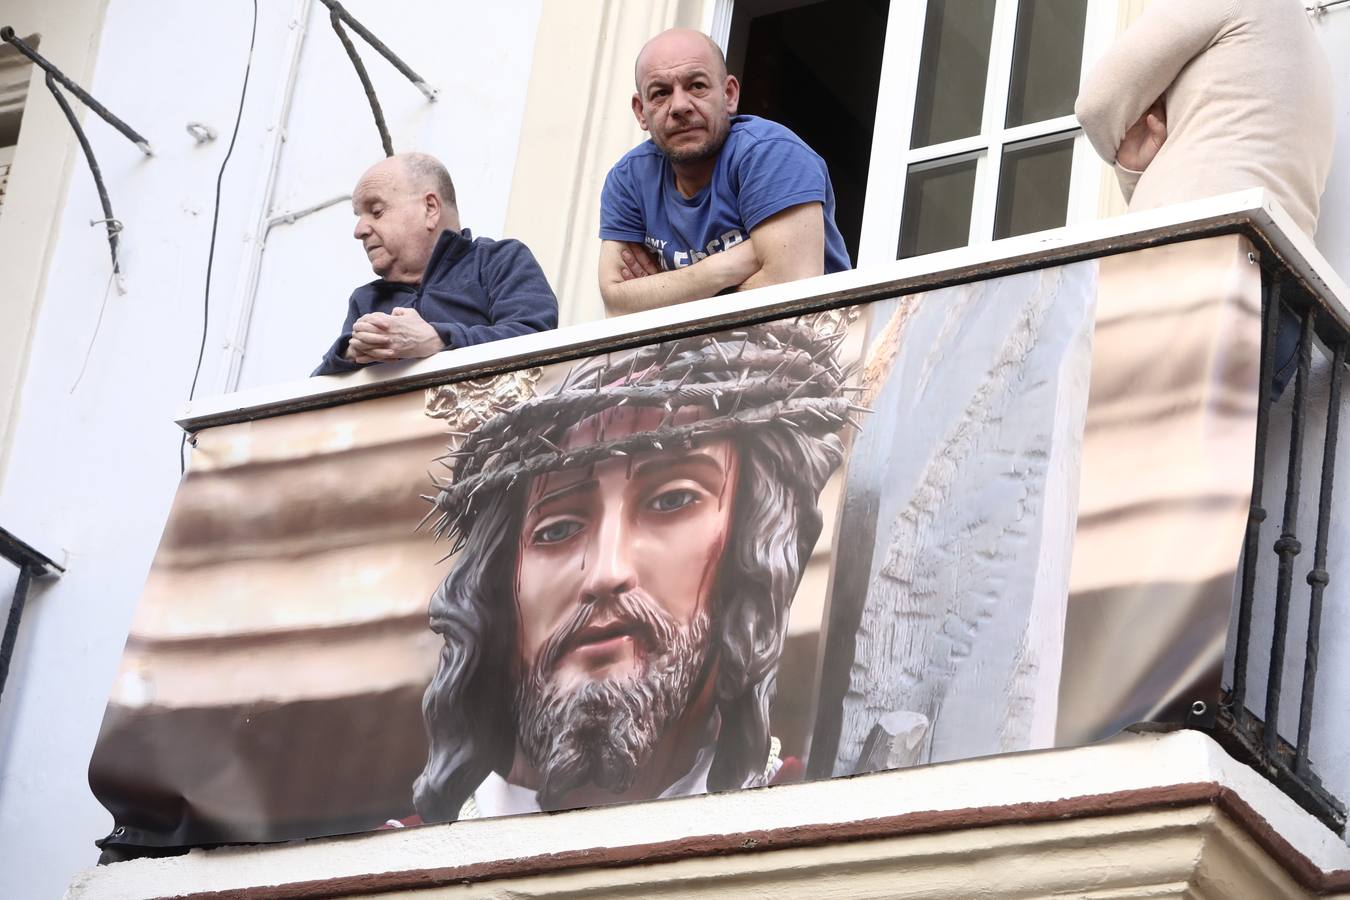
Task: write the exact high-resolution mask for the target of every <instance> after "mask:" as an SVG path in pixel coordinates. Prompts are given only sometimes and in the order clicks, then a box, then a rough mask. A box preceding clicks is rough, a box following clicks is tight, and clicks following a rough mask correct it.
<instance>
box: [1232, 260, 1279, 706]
mask: <svg viewBox="0 0 1350 900" xmlns="http://www.w3.org/2000/svg"><path fill="white" fill-rule="evenodd" d="M1267 279H1268V280H1267ZM1280 288H1281V280H1280V273H1279V272H1278V271H1277V272H1273V273H1268V272H1265V271H1263V272H1262V277H1261V369H1260V384H1259V385H1258V388H1257V404H1256V448H1255V449H1256V453H1255V459H1254V460H1253V463H1252V500H1251V511H1250V512H1249V513H1248V515H1247V533H1246V535H1245V536H1244V538H1243V544H1242V591H1241V593H1240V594H1239V599H1238V622H1237V639H1236V641H1235V644H1236V646H1235V648H1234V651H1233V691H1232V694H1231V697H1232V713H1233V717H1234V718H1235V719H1237V720H1238V721H1239V722H1245V721H1246V719H1247V708H1246V707H1245V706H1244V705H1243V703H1244V701H1245V700H1246V696H1247V650H1248V647H1249V646H1250V644H1251V634H1252V604H1253V598H1254V596H1255V594H1256V564H1257V560H1258V558H1259V557H1260V555H1261V552H1260V550H1261V547H1260V537H1261V523H1262V522H1264V521H1265V519H1266V510H1265V508H1264V507H1262V505H1261V495H1262V490H1263V486H1264V483H1265V478H1266V435H1267V434H1268V433H1269V431H1270V407H1271V406H1272V405H1273V400H1272V399H1271V394H1272V393H1273V391H1274V387H1273V383H1274V379H1275V324H1276V323H1277V322H1278V321H1279V319H1280V294H1281V291H1280Z"/></svg>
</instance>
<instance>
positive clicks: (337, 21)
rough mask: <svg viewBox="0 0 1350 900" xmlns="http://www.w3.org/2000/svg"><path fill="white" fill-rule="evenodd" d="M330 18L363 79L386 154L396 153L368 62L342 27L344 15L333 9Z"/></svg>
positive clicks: (359, 75) (354, 66) (362, 87)
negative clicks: (364, 61) (362, 58)
mask: <svg viewBox="0 0 1350 900" xmlns="http://www.w3.org/2000/svg"><path fill="white" fill-rule="evenodd" d="M328 18H329V20H330V21H332V23H333V30H334V31H336V32H337V36H338V40H339V41H342V49H343V50H346V51H347V57H348V58H349V59H351V61H352V67H353V68H355V69H356V77H357V78H359V79H361V89H362V90H363V91H365V92H366V100H367V101H368V102H369V103H370V112H371V114H372V115H374V116H375V128H376V130H378V131H379V132H380V143H381V144H382V145H383V146H384V155H385V156H393V155H394V141H393V139H392V138H390V137H389V126H388V125H386V124H385V123H384V110H382V109H380V100H379V98H378V97H376V96H375V85H373V84H371V83H370V73H369V72H367V71H366V64H365V63H363V62H361V55H360V54H359V53H357V52H356V46H355V45H354V44H352V39H351V38H349V37H347V32H346V31H344V30H343V28H342V16H340V15H338V11H337V10H336V9H335V10H332V11H331V12H330V13H329V15H328Z"/></svg>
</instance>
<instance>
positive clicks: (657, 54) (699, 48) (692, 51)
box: [633, 28, 727, 94]
mask: <svg viewBox="0 0 1350 900" xmlns="http://www.w3.org/2000/svg"><path fill="white" fill-rule="evenodd" d="M700 57H701V58H702V59H703V61H704V62H705V63H706V64H707V65H708V67H709V69H710V70H711V72H712V74H713V75H714V76H715V77H716V78H717V79H719V80H721V79H723V78H726V77H727V58H726V56H724V55H723V54H722V48H721V47H719V46H717V42H716V41H714V40H713V39H712V38H710V37H708V36H707V35H706V34H704V33H703V32H701V31H698V30H696V29H693V28H671V29H668V30H666V31H663V32H661V33H660V34H658V35H657V36H656V37H654V38H652V39H651V40H650V41H648V42H647V43H645V44H643V45H642V49H641V50H639V51H638V55H637V61H636V62H634V63H633V82H634V84H635V85H636V86H637V91H638V93H639V94H640V93H642V76H643V66H644V65H646V67H647V68H648V69H649V70H650V69H652V68H657V67H660V68H665V67H666V66H668V65H669V64H670V63H671V62H672V61H679V60H689V59H694V58H700Z"/></svg>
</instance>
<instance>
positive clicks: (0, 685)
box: [0, 528, 65, 698]
mask: <svg viewBox="0 0 1350 900" xmlns="http://www.w3.org/2000/svg"><path fill="white" fill-rule="evenodd" d="M0 556H3V557H4V558H5V559H7V560H9V561H10V562H11V563H13V564H14V565H15V566H17V567H18V569H19V580H18V581H17V582H16V583H15V585H14V598H13V599H12V600H11V601H10V604H9V616H8V618H7V619H6V621H5V636H4V638H3V639H0V698H2V697H3V696H4V693H5V681H6V680H7V679H8V678H9V663H10V660H11V659H13V658H14V645H15V644H16V643H18V640H19V622H20V621H22V619H23V608H24V606H25V604H26V603H27V601H28V588H29V586H30V585H31V584H32V583H33V579H34V578H39V577H41V576H43V575H59V574H61V573H62V572H64V571H65V568H64V567H62V566H61V565H59V564H57V563H55V562H52V561H51V560H50V559H48V558H47V557H46V556H45V555H43V554H42V553H41V552H39V551H38V550H35V549H33V548H32V547H30V546H29V545H28V544H25V543H24V542H23V541H21V540H19V539H18V538H16V537H15V536H14V535H12V534H10V533H9V532H8V531H6V530H5V529H3V528H0Z"/></svg>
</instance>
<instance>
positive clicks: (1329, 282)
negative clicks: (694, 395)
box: [177, 189, 1350, 431]
mask: <svg viewBox="0 0 1350 900" xmlns="http://www.w3.org/2000/svg"><path fill="white" fill-rule="evenodd" d="M1234 232H1241V233H1245V234H1247V235H1248V236H1250V237H1252V238H1253V239H1254V240H1255V242H1256V243H1257V245H1258V246H1261V245H1265V247H1266V248H1268V249H1269V250H1271V251H1272V252H1273V253H1274V254H1275V255H1277V256H1278V257H1279V258H1280V259H1281V260H1282V261H1283V262H1284V264H1285V266H1286V267H1287V268H1288V269H1289V270H1290V271H1291V272H1292V273H1293V274H1294V275H1295V276H1296V277H1297V278H1299V279H1300V280H1301V281H1303V282H1304V283H1305V284H1306V285H1307V286H1308V287H1309V289H1310V290H1311V291H1312V292H1313V293H1314V295H1316V296H1317V297H1319V298H1320V299H1321V300H1322V302H1323V303H1324V304H1326V306H1327V308H1328V309H1329V310H1330V311H1331V312H1332V313H1333V314H1335V315H1337V316H1338V317H1339V318H1340V319H1341V320H1342V321H1343V322H1346V323H1347V324H1350V288H1347V286H1346V284H1345V282H1344V281H1342V280H1341V278H1340V277H1339V276H1338V275H1337V274H1336V273H1335V271H1334V270H1333V269H1332V268H1331V265H1330V264H1329V263H1328V262H1327V261H1326V259H1325V258H1324V257H1323V256H1322V255H1321V253H1319V252H1318V250H1317V248H1316V247H1315V246H1314V245H1313V242H1312V240H1311V239H1310V238H1308V237H1307V236H1306V235H1305V234H1303V233H1302V232H1301V231H1300V230H1299V229H1298V227H1297V226H1295V225H1294V224H1293V222H1292V221H1291V220H1290V219H1289V216H1288V215H1287V214H1286V213H1285V212H1284V210H1283V209H1281V208H1280V206H1279V205H1278V204H1277V203H1276V202H1275V201H1274V200H1272V199H1271V198H1270V197H1269V195H1267V194H1266V192H1265V191H1263V190H1260V189H1253V190H1247V191H1239V192H1237V193H1233V194H1225V195H1223V196H1219V197H1211V198H1207V199H1204V200H1196V201H1192V202H1189V203H1180V204H1176V205H1173V206H1166V207H1161V208H1159V209H1152V210H1148V211H1145V212H1140V213H1133V214H1130V215H1127V216H1120V217H1118V218H1114V219H1099V220H1096V221H1093V222H1085V223H1082V224H1079V225H1074V226H1070V227H1066V228H1061V229H1057V230H1055V231H1049V232H1042V233H1038V234H1034V235H1026V236H1023V237H1016V238H1008V239H1006V240H1001V241H993V242H991V243H986V244H980V245H977V246H973V247H963V248H960V249H957V250H949V251H946V252H943V253H934V254H930V255H928V256H921V257H916V258H913V259H905V260H897V261H895V262H892V263H887V264H885V265H881V266H873V267H869V268H866V269H855V270H852V271H849V272H837V273H835V274H833V275H822V276H820V277H818V278H809V279H805V280H803V281H796V282H791V283H789V284H780V285H773V286H771V287H766V288H760V289H759V290H754V291H747V292H746V293H744V294H734V295H729V296H725V297H711V298H709V299H707V300H697V301H694V302H692V303H683V304H680V305H677V306H671V307H666V308H663V309H654V310H649V311H647V312H641V313H633V314H631V315H627V316H619V317H616V318H613V319H603V320H599V321H595V322H587V323H584V324H580V325H573V326H569V327H567V328H560V329H557V330H555V331H547V332H540V333H537V334H528V335H523V336H521V337H515V338H510V339H508V340H504V341H497V342H494V343H489V344H480V345H477V346H473V347H464V348H461V349H458V350H450V351H446V352H444V353H439V354H437V355H435V356H433V357H431V358H429V359H425V360H418V361H416V362H403V363H387V364H385V365H382V366H376V367H372V368H367V369H362V370H360V371H357V372H352V373H348V374H344V375H325V376H320V377H317V378H307V379H304V380H300V381H294V382H287V383H284V384H276V385H266V386H263V387H258V388H253V389H250V390H246V391H240V392H238V393H234V394H226V395H224V396H219V397H208V398H203V399H200V400H197V401H194V402H192V403H190V404H189V405H188V406H187V407H186V408H185V409H184V411H183V413H182V414H181V415H180V417H179V418H178V420H177V421H178V424H179V425H181V426H182V427H183V428H184V429H185V430H187V431H196V430H198V429H200V428H204V427H207V426H211V425H220V424H225V423H227V422H234V421H245V420H249V419H256V418H262V417H264V416H269V415H280V414H283V413H287V412H294V411H298V410H300V409H306V408H315V407H319V406H331V405H334V404H337V403H343V402H348V401H350V400H357V399H364V398H368V397H373V396H381V395H385V394H392V393H399V392H402V391H407V390H414V389H416V388H419V387H425V386H428V385H431V384H437V383H441V382H444V381H446V380H449V379H451V378H463V377H477V376H479V375H487V374H493V373H496V372H501V371H503V370H507V369H512V368H519V367H521V366H526V365H540V364H543V363H547V362H556V361H562V360H567V359H573V358H576V357H579V356H585V355H588V354H592V353H598V352H603V351H605V350H608V349H616V348H619V347H627V346H632V345H634V344H639V343H644V342H647V341H651V340H657V339H660V338H662V337H666V336H670V335H674V334H680V333H685V332H699V331H709V330H714V329H716V328H719V327H733V326H735V325H736V324H740V323H743V322H746V321H750V320H755V319H762V318H765V317H768V316H774V315H787V314H791V313H793V312H799V311H805V310H809V309H812V308H821V307H828V306H837V305H840V304H841V303H846V302H865V301H867V300H871V299H877V298H881V297H889V296H895V295H898V294H907V293H914V292H916V291H922V290H928V289H931V288H934V287H939V286H943V285H948V284H953V283H957V282H963V281H972V280H977V279H979V278H989V277H994V276H996V275H1002V274H1007V273H1009V272H1012V271H1022V270H1026V269H1031V268H1039V267H1043V266H1049V265H1057V264H1060V263H1064V262H1069V261H1072V260H1077V259H1084V258H1088V257H1097V256H1104V255H1110V254H1114V253H1122V252H1128V251H1129V250H1133V249H1139V248H1142V247H1147V246H1152V245H1155V244H1159V243H1167V242H1172V241H1177V240H1187V239H1195V238H1202V237H1208V236H1211V235H1214V234H1225V233H1234Z"/></svg>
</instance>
